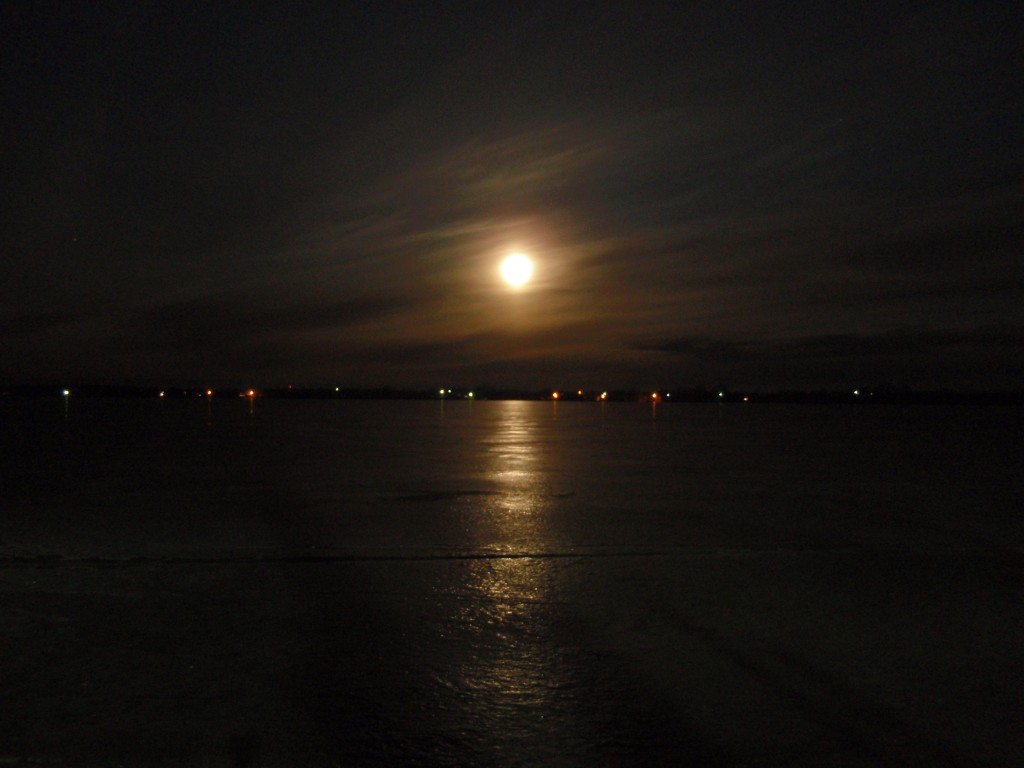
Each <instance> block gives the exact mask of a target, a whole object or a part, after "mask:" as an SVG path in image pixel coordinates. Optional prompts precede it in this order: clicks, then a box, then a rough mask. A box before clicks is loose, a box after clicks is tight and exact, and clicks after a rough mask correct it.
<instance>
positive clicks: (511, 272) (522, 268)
mask: <svg viewBox="0 0 1024 768" xmlns="http://www.w3.org/2000/svg"><path fill="white" fill-rule="evenodd" d="M501 276H502V277H503V278H504V280H505V282H506V283H508V284H509V285H510V286H512V287H513V288H522V287H523V286H524V285H526V284H527V283H528V282H529V281H530V278H531V277H533V262H532V261H530V259H529V257H528V256H526V254H523V253H512V254H509V256H508V257H507V258H506V259H505V260H504V261H503V262H501Z"/></svg>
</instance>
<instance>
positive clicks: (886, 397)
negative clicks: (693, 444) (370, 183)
mask: <svg viewBox="0 0 1024 768" xmlns="http://www.w3.org/2000/svg"><path fill="white" fill-rule="evenodd" d="M555 393H557V397H555ZM49 397H54V398H59V397H75V398H79V397H86V398H132V399H148V398H153V399H160V398H163V399H169V400H186V399H207V398H213V399H218V400H223V399H235V398H243V399H244V398H249V397H252V398H260V399H275V400H437V401H440V400H463V401H469V400H527V401H551V400H557V402H638V403H640V402H647V403H655V404H665V405H667V404H670V403H715V402H717V403H807V404H840V403H848V404H864V405H867V404H922V405H935V404H939V405H949V404H973V405H1020V404H1024V392H1012V391H1011V392H967V391H955V390H909V389H899V390H881V389H879V390H853V391H838V390H812V391H794V390H779V391H772V392H758V391H750V390H729V389H723V390H719V391H714V390H705V389H681V388H680V389H665V390H658V391H656V392H655V391H647V390H614V391H613V390H609V391H607V392H596V391H589V390H558V389H548V388H545V389H532V390H524V389H496V388H480V389H477V390H469V389H466V388H460V389H456V388H452V389H446V390H444V392H443V394H442V392H441V391H440V390H436V389H431V390H422V389H397V388H391V387H380V388H344V387H269V388H265V389H239V388H237V387H220V388H202V387H174V386H168V387H164V388H160V387H152V386H145V387H144V386H134V385H96V384H82V385H78V386H58V385H52V384H42V385H14V386H0V399H17V398H49Z"/></svg>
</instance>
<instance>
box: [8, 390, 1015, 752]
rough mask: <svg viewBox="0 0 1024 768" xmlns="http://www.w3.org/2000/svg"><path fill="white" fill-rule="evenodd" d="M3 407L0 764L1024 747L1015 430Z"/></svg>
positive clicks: (587, 412)
mask: <svg viewBox="0 0 1024 768" xmlns="http://www.w3.org/2000/svg"><path fill="white" fill-rule="evenodd" d="M0 416H2V419H3V421H2V427H3V441H2V454H0V472H2V474H0V481H2V485H3V489H4V492H3V500H2V502H0V504H2V513H3V515H2V520H0V533H2V541H0V555H2V557H3V568H2V569H0V609H2V610H3V611H4V615H5V617H6V618H7V620H8V626H9V627H10V631H9V632H8V636H7V639H6V640H5V643H6V646H5V659H6V661H5V662H3V664H4V665H5V670H4V671H5V675H4V679H5V681H6V684H5V687H4V688H3V690H2V691H0V702H2V703H3V704H4V706H5V708H6V711H7V712H8V713H14V714H9V716H8V717H7V718H5V723H4V724H3V725H2V726H0V758H11V759H13V758H18V759H30V760H36V761H45V760H53V761H54V762H60V761H67V760H72V761H78V762H85V763H89V762H90V761H92V762H93V763H95V764H110V763H111V761H116V760H124V761H126V763H132V764H182V763H185V764H204V765H210V764H213V765H219V764H224V765H243V764H250V765H290V764H310V765H312V764H327V765H329V764H350V763H361V764H383V763H391V762H399V763H413V764H439V765H455V764H476V765H537V764H559V765H631V764H652V765H653V764H664V763H665V762H667V761H673V762H680V761H681V762H683V763H684V764H685V763H688V764H693V765H753V764H825V765H877V764H880V763H886V762H889V763H891V764H901V765H903V764H921V765H924V764H929V765H935V764H950V765H953V764H980V765H1010V764H1014V763H1015V762H1017V760H1018V758H1021V757H1024V753H1022V752H1021V747H1022V738H1021V735H1020V734H1021V733H1022V729H1021V728H1020V727H1019V726H1020V725H1021V712H1022V711H1024V708H1022V700H1021V698H1020V693H1019V691H1021V690H1024V673H1022V670H1024V654H1022V652H1021V650H1020V648H1021V645H1022V644H1021V642H1020V641H1021V639H1022V636H1021V632H1020V630H1021V628H1022V626H1024V619H1022V615H1021V605H1020V601H1019V597H1018V593H1019V584H1020V583H1021V580H1020V577H1021V576H1022V575H1024V572H1022V571H1024V569H1022V567H1021V566H1022V558H1021V551H1022V550H1021V547H1022V544H1024V541H1022V526H1021V524H1020V519H1019V517H1020V516H1019V512H1018V506H1019V497H1020V491H1021V486H1022V481H1021V479H1020V466H1021V464H1022V463H1021V458H1022V457H1021V449H1020V439H1019V435H1020V427H1021V421H1022V419H1021V414H1020V411H1019V409H1013V408H937V407H936V408H932V407H915V408H896V407H893V408H890V407H881V406H878V407H836V406H830V407H816V406H782V405H777V406H760V405H751V406H743V405H740V404H728V405H717V404H714V405H666V404H662V405H659V406H658V407H657V409H656V410H655V409H653V408H652V407H651V406H650V405H636V404H606V405H603V406H602V405H598V404H577V403H559V404H557V405H555V404H553V403H544V402H541V403H538V402H472V403H471V402H446V403H441V402H353V401H301V402H294V401H288V402H286V401H260V400H257V401H256V402H255V403H254V404H253V407H252V408H250V404H249V402H248V401H232V400H216V399H215V400H213V401H202V402H188V401H167V402H162V401H131V400H111V401H105V400H82V401H79V400H75V399H74V398H72V399H71V401H70V402H69V403H68V404H67V407H66V408H65V405H64V403H62V402H56V401H44V400H39V401H0ZM56 722H61V723H63V725H62V726H61V727H59V728H58V727H55V723H56Z"/></svg>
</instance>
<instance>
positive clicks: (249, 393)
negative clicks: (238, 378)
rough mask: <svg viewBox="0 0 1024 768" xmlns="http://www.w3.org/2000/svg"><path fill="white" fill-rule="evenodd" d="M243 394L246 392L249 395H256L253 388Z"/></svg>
mask: <svg viewBox="0 0 1024 768" xmlns="http://www.w3.org/2000/svg"><path fill="white" fill-rule="evenodd" d="M245 394H247V395H248V396H249V397H256V390H255V389H250V390H249V391H248V392H246V393H245Z"/></svg>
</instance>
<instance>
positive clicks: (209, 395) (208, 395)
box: [206, 389, 213, 397]
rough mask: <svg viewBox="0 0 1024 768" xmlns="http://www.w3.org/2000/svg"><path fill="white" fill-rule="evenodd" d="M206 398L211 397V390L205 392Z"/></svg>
mask: <svg viewBox="0 0 1024 768" xmlns="http://www.w3.org/2000/svg"><path fill="white" fill-rule="evenodd" d="M206 396H207V397H213V390H212V389H208V390H206Z"/></svg>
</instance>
